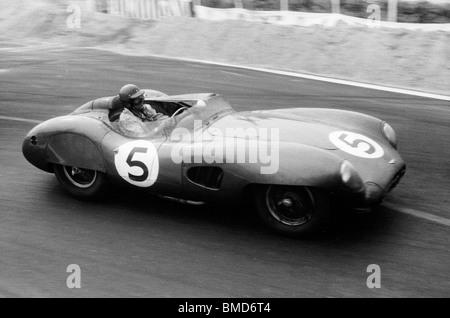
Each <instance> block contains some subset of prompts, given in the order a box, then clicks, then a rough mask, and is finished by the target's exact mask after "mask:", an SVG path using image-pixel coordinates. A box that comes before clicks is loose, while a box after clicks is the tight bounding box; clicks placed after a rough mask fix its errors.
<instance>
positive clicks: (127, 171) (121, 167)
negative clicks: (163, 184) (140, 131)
mask: <svg viewBox="0 0 450 318" xmlns="http://www.w3.org/2000/svg"><path fill="white" fill-rule="evenodd" d="M114 164H115V166H116V169H117V172H118V173H119V175H120V176H121V177H122V178H123V179H124V180H125V181H127V182H129V183H131V184H133V185H135V186H137V187H142V188H147V187H151V186H152V185H153V184H154V183H155V182H156V180H157V178H158V173H159V160H158V151H157V150H156V147H155V146H154V145H153V144H152V143H151V142H148V141H145V140H136V141H132V142H129V143H126V144H123V145H122V146H120V147H119V148H117V149H116V150H114Z"/></svg>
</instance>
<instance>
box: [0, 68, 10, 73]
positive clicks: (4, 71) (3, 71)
mask: <svg viewBox="0 0 450 318" xmlns="http://www.w3.org/2000/svg"><path fill="white" fill-rule="evenodd" d="M9 72H10V70H5V69H0V74H2V73H9Z"/></svg>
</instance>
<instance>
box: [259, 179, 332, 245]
mask: <svg viewBox="0 0 450 318" xmlns="http://www.w3.org/2000/svg"><path fill="white" fill-rule="evenodd" d="M254 199H255V203H256V209H257V211H258V214H259V215H260V217H261V218H262V220H263V221H264V222H265V223H266V224H267V225H269V226H270V227H271V228H272V229H274V230H276V231H278V232H281V233H283V234H286V235H290V236H307V235H311V234H314V233H316V232H318V231H320V230H321V229H325V228H326V227H327V225H328V223H329V219H330V203H329V198H328V196H327V195H326V193H324V192H323V191H321V190H320V189H316V188H308V187H295V186H278V185H269V186H260V187H258V188H257V189H256V191H255V193H254Z"/></svg>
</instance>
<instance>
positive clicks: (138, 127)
mask: <svg viewBox="0 0 450 318" xmlns="http://www.w3.org/2000/svg"><path fill="white" fill-rule="evenodd" d="M119 98H120V100H121V101H122V103H123V104H124V106H125V108H124V109H123V111H122V113H121V114H120V118H119V128H120V130H121V131H122V133H124V134H126V135H128V136H133V137H138V136H142V135H144V134H145V132H146V131H148V129H146V127H145V125H144V122H149V121H156V120H160V119H166V118H168V117H167V116H166V115H163V114H160V113H157V112H156V111H155V110H154V109H153V108H152V107H151V106H150V105H148V104H145V103H144V102H145V97H144V91H143V90H141V89H140V88H139V87H137V86H136V85H133V84H128V85H125V86H124V87H122V88H121V89H120V93H119Z"/></svg>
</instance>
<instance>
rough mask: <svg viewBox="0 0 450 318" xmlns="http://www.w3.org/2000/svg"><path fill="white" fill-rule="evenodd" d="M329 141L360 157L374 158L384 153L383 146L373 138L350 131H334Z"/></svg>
mask: <svg viewBox="0 0 450 318" xmlns="http://www.w3.org/2000/svg"><path fill="white" fill-rule="evenodd" d="M329 138H330V141H331V142H332V143H333V144H334V145H335V146H336V147H338V148H339V149H341V150H343V151H345V152H347V153H349V154H351V155H354V156H357V157H361V158H367V159H375V158H380V157H382V156H383V155H384V150H383V148H382V147H381V146H380V145H379V144H378V143H377V142H376V141H374V140H373V139H370V138H369V137H367V136H364V135H361V134H357V133H354V132H350V131H334V132H332V133H331V134H330V136H329Z"/></svg>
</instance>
